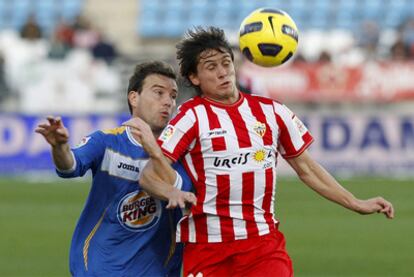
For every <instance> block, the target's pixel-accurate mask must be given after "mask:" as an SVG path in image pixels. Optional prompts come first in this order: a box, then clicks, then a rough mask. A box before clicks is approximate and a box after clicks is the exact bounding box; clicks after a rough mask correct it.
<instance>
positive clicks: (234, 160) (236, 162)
mask: <svg viewBox="0 0 414 277" xmlns="http://www.w3.org/2000/svg"><path fill="white" fill-rule="evenodd" d="M251 161H254V162H255V164H259V165H260V166H261V167H262V168H264V169H266V168H269V167H271V166H272V165H273V161H274V159H273V155H272V150H270V149H259V150H256V151H254V152H251V153H250V152H248V153H242V154H239V155H238V156H234V157H230V158H220V157H215V158H214V162H213V165H214V167H221V168H223V167H224V168H233V167H235V166H240V165H245V164H248V163H249V162H251Z"/></svg>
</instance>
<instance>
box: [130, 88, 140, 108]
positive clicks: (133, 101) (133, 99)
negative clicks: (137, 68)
mask: <svg viewBox="0 0 414 277" xmlns="http://www.w3.org/2000/svg"><path fill="white" fill-rule="evenodd" d="M138 98H139V93H138V91H135V90H131V91H130V92H128V103H129V105H131V107H132V109H136V108H137V105H138Z"/></svg>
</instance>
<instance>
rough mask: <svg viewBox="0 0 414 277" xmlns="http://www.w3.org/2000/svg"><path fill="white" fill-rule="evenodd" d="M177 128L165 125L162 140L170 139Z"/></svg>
mask: <svg viewBox="0 0 414 277" xmlns="http://www.w3.org/2000/svg"><path fill="white" fill-rule="evenodd" d="M174 131H175V128H174V126H172V125H168V126H167V127H165V129H164V131H163V132H162V133H161V136H160V140H162V141H164V142H165V141H168V140H169V139H170V138H171V137H172V135H173V134H174Z"/></svg>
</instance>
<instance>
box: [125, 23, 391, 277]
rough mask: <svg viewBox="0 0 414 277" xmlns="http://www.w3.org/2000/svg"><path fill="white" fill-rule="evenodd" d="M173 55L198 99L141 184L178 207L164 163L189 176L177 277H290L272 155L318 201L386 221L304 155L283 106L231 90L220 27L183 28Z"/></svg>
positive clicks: (229, 56) (163, 139) (168, 135)
mask: <svg viewBox="0 0 414 277" xmlns="http://www.w3.org/2000/svg"><path fill="white" fill-rule="evenodd" d="M177 48H178V59H179V62H180V69H181V74H182V75H183V76H184V77H185V78H187V80H188V81H189V82H190V84H191V85H193V86H194V87H195V88H196V89H197V90H198V92H199V96H197V97H194V98H193V99H191V100H189V101H187V102H186V103H184V104H183V105H182V106H181V107H180V109H179V111H178V114H177V115H176V117H175V118H173V119H172V120H171V122H170V123H169V125H168V126H167V127H166V129H165V130H164V132H163V133H162V134H161V136H160V137H159V143H160V145H161V149H162V153H163V154H164V155H165V156H166V157H167V158H165V156H164V155H162V153H161V150H158V152H157V150H154V151H151V152H152V153H154V154H153V155H152V157H151V159H150V162H149V163H148V164H147V166H146V168H145V169H144V171H143V172H142V175H141V179H140V183H141V185H142V186H143V187H145V189H146V190H148V191H149V192H150V193H152V194H153V195H155V196H158V197H160V198H163V199H168V200H169V201H170V206H174V205H177V204H179V205H180V206H183V203H184V202H185V201H187V199H189V198H188V197H189V196H188V193H187V194H186V193H184V192H179V191H177V190H175V189H174V188H173V186H168V185H167V184H172V180H173V174H174V173H173V171H172V169H171V168H170V167H169V163H171V162H174V161H177V160H179V159H181V161H182V162H183V163H184V165H185V167H186V170H187V172H188V173H189V175H190V176H191V177H192V180H193V183H194V188H195V193H196V196H197V203H196V205H193V206H192V208H191V211H190V213H189V215H188V216H186V217H184V218H183V219H182V220H181V221H180V223H179V226H178V230H177V240H179V241H182V242H185V250H184V275H185V276H187V275H190V274H193V275H194V276H195V275H197V274H199V273H202V275H203V276H230V275H231V276H258V275H259V276H292V275H293V268H292V263H291V261H290V258H289V256H288V254H287V252H286V250H285V241H284V237H283V234H282V233H281V232H280V231H279V230H278V229H277V221H276V220H275V218H274V214H273V211H274V206H273V205H274V203H275V201H274V200H275V189H276V176H277V173H276V165H277V158H278V155H279V154H280V155H282V157H283V158H285V159H286V160H287V161H288V163H289V164H290V165H291V166H292V167H293V169H294V170H295V171H296V172H297V174H298V175H299V177H300V178H301V180H302V181H303V182H304V183H305V184H306V185H308V186H309V187H311V188H312V189H313V190H315V191H316V192H318V193H319V194H321V195H322V196H324V197H326V198H327V199H329V200H331V201H334V202H336V203H338V204H340V205H342V206H344V207H346V208H349V209H351V210H354V211H357V212H359V213H362V214H370V213H374V212H381V213H384V214H385V215H386V216H387V217H389V218H392V217H393V207H392V205H391V203H389V202H388V201H386V200H384V199H383V198H381V197H377V198H372V199H368V200H359V199H357V198H355V197H354V196H353V195H352V194H351V193H350V192H348V191H347V190H345V189H344V188H343V187H342V186H341V185H339V184H338V183H337V182H336V181H335V179H334V178H333V177H332V176H331V175H330V174H329V173H327V172H326V171H325V170H324V169H323V168H322V167H321V166H320V165H319V164H318V163H317V162H315V161H314V160H313V159H312V158H311V157H310V156H309V154H308V153H307V151H306V149H307V148H308V146H309V145H310V144H311V143H312V141H313V138H312V136H311V135H310V133H309V132H308V130H307V129H306V127H305V126H304V125H303V123H302V122H301V121H300V120H299V119H298V118H297V117H296V116H295V115H294V114H293V113H292V112H291V111H290V110H289V109H288V108H287V107H286V106H284V105H282V104H280V103H278V102H276V101H273V100H270V99H267V98H264V97H259V96H254V95H247V94H243V93H241V92H239V91H238V90H237V88H236V85H235V84H236V80H235V70H234V66H233V53H232V50H231V48H230V46H229V44H228V42H227V41H226V39H225V37H224V33H223V31H222V30H220V29H218V28H213V27H211V28H208V29H201V28H200V29H196V30H195V31H190V32H189V33H188V37H187V38H185V39H184V40H182V41H181V42H180V43H179V44H178V46H177ZM129 124H130V125H131V126H133V125H134V124H133V122H130V123H129ZM154 179H157V180H159V182H156V183H154V181H153V180H154ZM149 180H151V181H149ZM162 180H164V181H162Z"/></svg>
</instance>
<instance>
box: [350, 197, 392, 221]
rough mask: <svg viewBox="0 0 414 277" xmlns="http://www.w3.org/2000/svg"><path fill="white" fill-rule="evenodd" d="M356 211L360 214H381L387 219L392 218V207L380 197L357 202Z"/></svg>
mask: <svg viewBox="0 0 414 277" xmlns="http://www.w3.org/2000/svg"><path fill="white" fill-rule="evenodd" d="M357 205H358V207H357V208H356V211H357V212H358V213H360V214H372V213H375V212H377V213H383V214H384V215H385V216H386V217H387V218H389V219H392V218H394V207H393V206H392V204H391V203H390V202H388V201H387V200H385V199H384V198H382V197H375V198H371V199H367V200H358V204H357Z"/></svg>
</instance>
